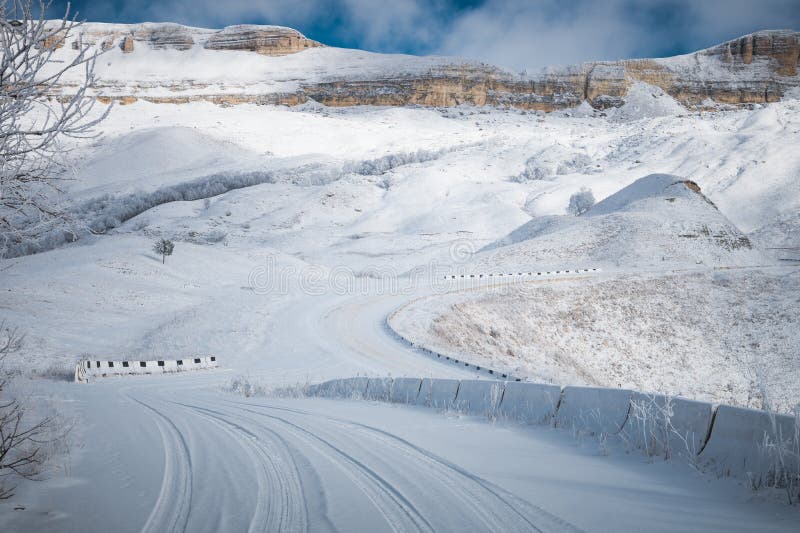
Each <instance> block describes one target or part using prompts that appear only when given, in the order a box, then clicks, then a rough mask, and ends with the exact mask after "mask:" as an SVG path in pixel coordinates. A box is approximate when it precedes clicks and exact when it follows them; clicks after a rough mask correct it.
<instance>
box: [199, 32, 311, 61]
mask: <svg viewBox="0 0 800 533" xmlns="http://www.w3.org/2000/svg"><path fill="white" fill-rule="evenodd" d="M318 46H322V45H321V44H320V43H318V42H317V41H312V40H311V39H307V38H306V37H305V36H304V35H303V34H302V33H300V32H299V31H296V30H293V29H290V28H282V27H279V26H266V27H264V26H230V27H228V28H225V29H224V30H222V31H220V32H217V33H214V34H213V35H211V36H210V37H209V38H208V40H207V41H206V43H205V48H206V49H208V50H246V51H251V52H257V53H259V54H263V55H268V56H282V55H287V54H294V53H297V52H301V51H303V50H306V49H308V48H316V47H318Z"/></svg>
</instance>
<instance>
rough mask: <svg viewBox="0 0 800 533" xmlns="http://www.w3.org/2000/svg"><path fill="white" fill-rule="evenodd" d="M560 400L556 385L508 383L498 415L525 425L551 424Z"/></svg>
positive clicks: (559, 391)
mask: <svg viewBox="0 0 800 533" xmlns="http://www.w3.org/2000/svg"><path fill="white" fill-rule="evenodd" d="M560 398H561V387H559V386H558V385H545V384H541V383H526V382H520V381H508V382H506V386H505V391H504V393H503V401H502V402H501V403H500V406H499V408H498V414H499V415H501V416H504V417H506V418H508V419H511V420H517V421H520V422H525V423H526V424H552V423H553V417H555V414H556V409H557V407H558V402H559V399H560Z"/></svg>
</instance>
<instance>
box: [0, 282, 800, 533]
mask: <svg viewBox="0 0 800 533" xmlns="http://www.w3.org/2000/svg"><path fill="white" fill-rule="evenodd" d="M308 298H313V305H311V304H310V301H309V300H308ZM406 299H407V297H404V296H386V295H383V296H380V295H374V294H372V295H361V296H350V297H344V296H336V295H330V296H313V297H312V296H303V297H297V298H295V299H290V300H289V301H288V302H287V304H286V306H285V307H284V308H283V309H282V312H280V313H276V314H275V315H274V318H275V321H276V323H275V324H274V327H273V328H272V329H271V331H272V332H273V334H272V335H271V336H270V340H269V348H268V353H269V354H270V355H269V356H266V357H265V358H264V359H263V360H262V361H260V363H259V365H258V366H257V367H255V366H254V368H253V373H252V378H253V379H257V380H260V381H262V382H264V383H267V384H269V383H271V382H272V383H275V384H277V383H291V382H297V381H304V380H305V379H307V378H308V377H309V376H310V377H311V379H320V378H322V377H331V376H350V375H355V374H358V373H361V374H364V373H368V374H371V375H376V374H378V375H387V374H390V373H391V374H392V375H395V376H398V375H418V376H419V375H425V376H428V375H435V376H452V377H462V378H463V377H470V376H472V375H471V374H470V373H468V372H466V371H464V370H462V369H460V368H457V367H455V366H450V365H444V364H440V363H438V362H437V361H435V360H433V359H429V358H426V357H424V356H421V355H420V354H418V353H417V352H415V351H413V350H410V349H409V348H407V347H406V345H405V344H403V343H402V342H401V341H399V340H397V339H396V338H394V337H393V336H392V335H391V334H390V333H389V331H388V330H387V329H386V326H385V317H386V315H387V313H389V312H390V311H391V310H392V309H393V308H395V307H396V306H397V305H399V304H400V303H402V302H403V301H405V300H406ZM223 364H224V362H223ZM231 377H232V372H227V371H225V370H220V371H215V372H198V373H193V374H184V375H166V376H154V377H139V378H130V379H106V380H98V381H97V382H95V383H92V384H91V385H88V386H83V385H76V384H68V383H63V384H58V385H56V387H55V389H54V388H53V386H52V384H51V385H49V386H48V387H47V391H48V393H49V394H52V395H55V396H58V397H59V398H60V399H62V400H65V404H66V405H68V406H70V407H68V408H67V410H68V411H69V412H71V413H72V414H74V415H75V416H76V419H77V420H78V421H79V424H78V425H77V426H76V428H75V430H74V433H73V437H74V440H75V441H76V442H79V443H82V444H81V445H80V446H77V447H75V448H74V449H73V450H72V451H71V468H70V471H69V472H68V473H67V475H57V476H54V477H52V478H51V479H50V480H48V481H46V482H43V483H41V484H36V485H31V486H28V487H27V488H26V489H25V490H24V491H23V492H22V493H21V495H20V496H21V498H20V502H23V503H24V505H26V506H27V508H26V510H24V511H13V512H12V511H9V512H8V513H4V515H5V516H2V517H0V526H2V529H3V530H4V531H24V530H28V531H30V530H36V531H116V532H120V533H121V532H125V531H148V532H151V531H152V532H156V531H158V532H161V531H192V532H194V531H303V530H312V531H328V530H330V531H577V530H586V531H639V530H641V529H642V528H643V527H645V526H646V527H647V529H649V530H653V531H677V530H720V531H722V530H725V531H753V530H760V531H794V530H795V528H796V524H797V521H796V520H797V519H798V515H797V509H792V508H787V507H785V506H782V505H779V504H776V502H774V501H752V495H751V493H750V492H749V491H748V490H747V489H746V488H745V487H742V486H740V485H737V484H735V483H734V482H732V481H730V480H715V479H710V478H708V477H706V476H704V475H701V474H699V473H697V472H695V471H693V470H691V469H690V468H689V467H688V466H687V465H681V464H662V463H656V464H648V463H647V461H645V460H644V458H642V457H639V456H628V455H625V454H624V453H623V452H622V451H621V450H616V449H612V450H611V451H610V453H608V454H607V453H605V452H603V451H602V450H600V448H599V446H598V444H597V443H596V442H584V443H582V444H580V445H579V444H576V441H575V439H574V438H573V437H572V436H571V435H569V434H568V433H567V432H562V431H556V430H551V429H545V428H531V427H521V426H516V425H505V424H499V423H498V424H490V423H488V422H487V421H486V420H481V419H478V418H473V417H463V416H456V415H454V414H442V413H437V412H435V411H432V410H427V409H423V408H415V407H401V406H394V405H386V404H377V403H373V402H355V401H338V400H323V399H290V398H244V397H241V396H236V395H233V394H231V393H229V392H225V391H224V390H222V386H223V385H224V384H225V383H226V382H227V381H228V380H229V379H230V378H231ZM32 491H35V492H32Z"/></svg>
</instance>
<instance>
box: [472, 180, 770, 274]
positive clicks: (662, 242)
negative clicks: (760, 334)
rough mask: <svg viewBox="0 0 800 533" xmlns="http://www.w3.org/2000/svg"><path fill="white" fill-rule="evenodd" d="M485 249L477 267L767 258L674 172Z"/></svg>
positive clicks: (538, 221)
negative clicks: (583, 211) (579, 212)
mask: <svg viewBox="0 0 800 533" xmlns="http://www.w3.org/2000/svg"><path fill="white" fill-rule="evenodd" d="M483 251H485V252H486V253H485V254H481V255H479V256H478V257H477V258H476V265H475V266H474V268H475V269H476V271H482V272H485V271H491V269H492V268H493V267H494V268H500V269H503V268H508V269H511V270H515V269H521V268H523V269H524V268H529V267H530V266H531V265H536V266H537V268H542V267H547V268H550V267H553V268H558V267H559V266H561V267H563V266H564V265H574V264H576V263H577V264H579V265H580V264H583V265H587V264H590V265H598V266H600V265H602V266H609V265H612V266H624V267H628V268H631V267H638V268H642V267H647V268H653V267H660V268H669V267H674V266H685V265H688V264H692V263H694V264H698V265H701V264H705V265H709V266H733V265H757V264H764V263H765V259H764V257H763V255H762V254H761V253H760V252H758V251H757V250H754V249H753V245H752V244H751V242H750V240H749V239H748V238H747V236H745V235H744V234H743V233H742V232H741V231H740V230H739V229H737V228H736V227H735V226H734V225H733V224H731V222H730V221H729V220H727V219H726V218H725V216H724V215H722V214H721V213H720V212H719V210H718V209H717V207H716V206H715V205H714V204H713V203H712V202H711V201H710V200H708V198H706V197H705V196H704V195H703V194H702V193H701V192H700V189H699V187H698V186H697V184H695V183H694V182H692V181H688V180H686V179H684V178H681V177H679V176H674V175H670V174H651V175H649V176H646V177H644V178H641V179H639V180H637V181H635V182H633V183H632V184H631V185H628V186H627V187H625V188H623V189H622V190H620V191H619V192H617V193H614V194H612V195H611V196H609V197H607V198H605V199H604V200H603V201H601V202H600V203H598V204H597V205H595V206H594V207H592V208H591V209H589V210H588V211H586V212H585V213H583V214H581V215H580V216H570V215H562V216H549V217H536V218H534V219H532V220H531V221H530V222H528V223H526V224H524V225H523V226H521V227H519V228H517V229H515V230H514V231H512V232H511V233H510V234H509V235H508V236H507V237H505V238H503V239H501V240H499V241H497V242H495V243H492V244H490V245H489V246H487V247H486V248H484V250H483Z"/></svg>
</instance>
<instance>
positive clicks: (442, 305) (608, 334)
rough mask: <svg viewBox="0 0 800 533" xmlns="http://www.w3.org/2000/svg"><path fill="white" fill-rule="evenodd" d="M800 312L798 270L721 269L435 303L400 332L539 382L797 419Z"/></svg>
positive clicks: (400, 320)
mask: <svg viewBox="0 0 800 533" xmlns="http://www.w3.org/2000/svg"><path fill="white" fill-rule="evenodd" d="M798 306H800V276H798V274H797V272H796V271H794V270H789V271H782V270H763V271H762V270H718V271H714V272H687V273H678V274H669V275H623V276H615V277H613V278H610V279H600V280H592V281H562V282H558V283H553V282H549V283H547V282H541V283H535V282H531V283H525V284H515V285H510V286H504V287H498V288H495V289H494V290H490V291H473V292H468V293H466V294H453V295H449V296H445V297H434V298H429V299H425V300H420V301H418V302H415V303H413V304H411V305H410V306H408V307H406V308H404V309H403V310H401V311H400V312H399V313H398V314H396V315H395V316H394V317H393V319H392V325H393V326H394V327H395V328H396V329H397V330H398V331H400V332H401V333H403V334H404V335H406V336H408V337H410V338H413V339H415V340H417V341H418V342H421V343H422V344H424V345H425V346H428V347H430V348H431V349H434V350H437V351H440V352H442V353H447V354H451V355H453V356H457V357H461V358H464V359H466V360H469V361H471V362H475V363H477V364H483V365H485V366H488V367H493V368H502V369H505V370H507V371H509V372H511V373H513V374H514V375H520V376H524V377H527V378H530V379H533V380H535V381H544V382H552V383H558V384H562V385H567V384H571V385H601V386H605V387H626V388H633V389H636V390H642V391H647V392H653V393H655V392H660V393H667V394H671V395H680V396H684V397H687V398H694V399H700V400H706V401H712V402H720V403H728V404H733V405H743V406H747V407H753V408H759V409H760V408H763V407H764V406H765V404H767V405H772V406H774V407H776V408H778V409H780V410H781V411H784V412H792V409H793V407H794V406H795V405H797V404H798V403H800V379H798V368H799V367H800V360H798V355H797V346H798V344H800V322H799V321H800V318H799V317H798V314H797V313H796V310H797V309H798V308H799V307H798ZM765 394H766V395H767V397H766V398H765V397H764V396H765Z"/></svg>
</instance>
